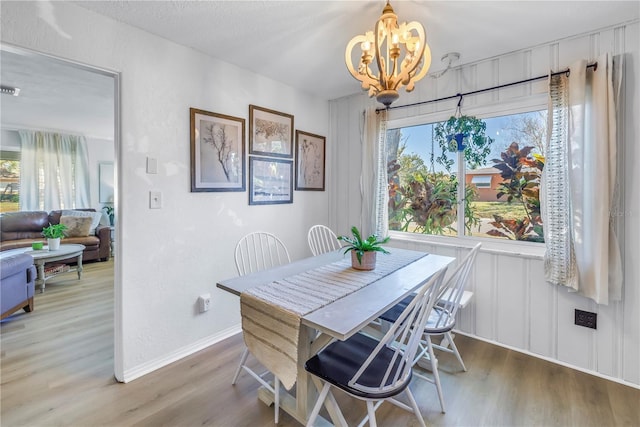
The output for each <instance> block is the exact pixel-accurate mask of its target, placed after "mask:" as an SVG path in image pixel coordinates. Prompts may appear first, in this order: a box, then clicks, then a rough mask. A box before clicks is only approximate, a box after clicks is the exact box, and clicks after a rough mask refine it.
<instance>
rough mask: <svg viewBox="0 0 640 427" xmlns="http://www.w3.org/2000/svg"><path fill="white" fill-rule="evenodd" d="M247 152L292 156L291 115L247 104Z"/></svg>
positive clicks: (272, 155) (273, 155)
mask: <svg viewBox="0 0 640 427" xmlns="http://www.w3.org/2000/svg"><path fill="white" fill-rule="evenodd" d="M249 154H259V155H262V156H271V157H286V158H289V159H290V158H293V116H292V115H291V114H286V113H280V112H278V111H273V110H268V109H266V108H262V107H257V106H255V105H249Z"/></svg>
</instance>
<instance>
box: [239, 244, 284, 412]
mask: <svg viewBox="0 0 640 427" xmlns="http://www.w3.org/2000/svg"><path fill="white" fill-rule="evenodd" d="M235 262H236V268H237V269H238V274H239V275H240V276H245V275H247V274H251V273H255V272H257V271H261V270H265V269H267V268H271V267H275V266H278V265H282V264H287V263H290V262H291V257H290V256H289V251H288V250H287V247H286V246H285V245H284V243H282V241H281V240H280V239H279V238H277V237H276V236H275V235H273V234H271V233H266V232H262V231H258V232H254V233H249V234H247V235H246V236H244V237H243V238H242V239H240V241H239V242H238V244H237V245H236V250H235ZM248 357H249V349H248V348H247V347H245V348H244V351H243V352H242V356H241V357H240V364H239V365H238V368H237V369H236V372H235V375H234V376H233V381H232V382H231V384H232V385H235V384H236V382H237V380H238V377H239V376H240V373H241V372H242V370H245V371H246V372H247V373H248V374H249V375H251V376H252V377H254V378H255V379H256V380H257V381H258V382H259V383H260V384H262V385H263V386H264V387H265V388H267V389H268V390H269V391H271V392H272V393H273V395H274V412H275V422H276V424H277V423H278V418H279V414H280V380H278V377H276V376H275V375H274V377H273V378H274V380H273V387H271V385H270V384H269V383H268V382H267V381H265V379H264V378H263V377H264V376H265V375H266V374H267V373H268V371H265V372H263V373H262V374H258V373H256V372H255V371H253V370H252V369H251V368H249V367H248V366H247V358H248Z"/></svg>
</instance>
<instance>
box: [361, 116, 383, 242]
mask: <svg viewBox="0 0 640 427" xmlns="http://www.w3.org/2000/svg"><path fill="white" fill-rule="evenodd" d="M386 135H387V113H386V111H380V112H376V108H375V107H373V106H372V107H369V108H368V109H367V110H365V111H364V113H363V120H362V128H361V129H360V138H361V140H360V143H361V146H362V174H361V176H360V194H361V196H362V211H361V218H362V232H363V233H364V234H366V235H367V236H368V235H370V234H372V233H375V234H376V235H378V236H379V237H385V236H386V235H387V234H388V233H389V224H388V221H387V220H388V216H389V215H388V202H389V191H388V189H387V161H386V157H387V155H386Z"/></svg>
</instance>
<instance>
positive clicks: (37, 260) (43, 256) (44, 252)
mask: <svg viewBox="0 0 640 427" xmlns="http://www.w3.org/2000/svg"><path fill="white" fill-rule="evenodd" d="M84 249H85V246H84V245H77V244H67V245H60V249H58V250H57V251H50V250H49V248H48V247H47V246H45V247H44V248H42V249H40V250H37V251H34V250H33V249H31V248H30V247H26V248H18V249H10V250H8V251H2V252H0V258H4V257H7V256H10V255H15V254H28V255H31V256H32V257H33V264H34V265H35V266H36V271H37V276H36V285H40V291H41V292H44V288H45V284H46V282H47V280H48V279H51V278H52V277H54V276H57V275H58V274H62V273H72V272H77V273H78V280H80V279H81V278H82V252H83V251H84ZM69 258H76V260H77V263H78V266H77V267H76V268H75V269H71V270H67V271H62V272H58V273H54V274H50V275H49V276H47V275H45V272H44V265H45V264H47V263H51V262H54V261H62V260H64V259H69Z"/></svg>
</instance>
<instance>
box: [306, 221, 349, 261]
mask: <svg viewBox="0 0 640 427" xmlns="http://www.w3.org/2000/svg"><path fill="white" fill-rule="evenodd" d="M307 241H308V242H309V248H310V249H311V253H312V254H313V256H316V255H320V254H324V253H326V252H332V251H335V250H338V249H340V248H341V247H342V245H341V244H340V240H338V236H336V233H334V232H333V231H332V230H331V229H330V228H329V227H327V226H326V225H314V226H313V227H311V228H310V229H309V232H308V233H307Z"/></svg>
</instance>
